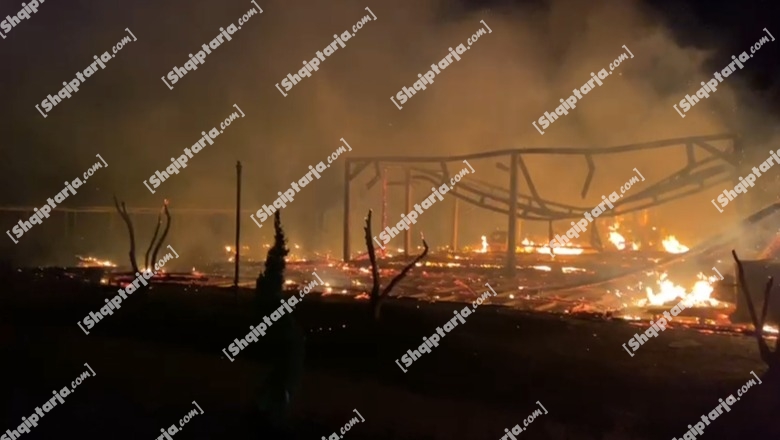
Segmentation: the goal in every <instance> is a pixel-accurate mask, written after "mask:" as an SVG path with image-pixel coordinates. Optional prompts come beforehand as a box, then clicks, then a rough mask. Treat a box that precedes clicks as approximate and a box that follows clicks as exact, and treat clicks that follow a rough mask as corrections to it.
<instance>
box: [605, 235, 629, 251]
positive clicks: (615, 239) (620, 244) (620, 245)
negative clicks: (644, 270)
mask: <svg viewBox="0 0 780 440" xmlns="http://www.w3.org/2000/svg"><path fill="white" fill-rule="evenodd" d="M609 241H610V242H611V243H612V244H614V245H615V247H616V248H617V250H619V251H622V250H623V249H625V248H626V239H625V238H623V236H622V235H620V233H619V232H615V231H610V232H609Z"/></svg>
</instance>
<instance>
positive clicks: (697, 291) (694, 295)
mask: <svg viewBox="0 0 780 440" xmlns="http://www.w3.org/2000/svg"><path fill="white" fill-rule="evenodd" d="M698 278H699V281H697V282H696V283H695V284H694V285H693V288H692V289H691V290H687V289H686V288H685V287H682V286H680V285H677V284H674V283H673V282H672V281H670V280H669V279H668V276H667V274H666V273H663V274H661V276H660V277H659V278H658V286H659V290H658V291H657V292H654V291H653V288H651V287H647V288H646V291H647V299H648V302H649V305H653V306H660V305H664V304H667V303H678V302H680V301H682V302H683V304H685V306H686V307H693V306H700V307H701V306H705V307H717V306H719V305H721V303H720V301H718V300H716V299H713V298H710V295H711V294H712V292H713V290H714V289H713V288H712V282H713V281H715V280H717V279H718V277H715V276H713V277H711V278H707V277H706V276H704V274H702V273H699V275H698Z"/></svg>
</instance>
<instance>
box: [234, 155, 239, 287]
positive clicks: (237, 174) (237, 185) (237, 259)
mask: <svg viewBox="0 0 780 440" xmlns="http://www.w3.org/2000/svg"><path fill="white" fill-rule="evenodd" d="M240 256H241V161H237V162H236V256H235V268H234V272H233V288H234V289H236V297H238V271H239V261H240V260H241V258H240Z"/></svg>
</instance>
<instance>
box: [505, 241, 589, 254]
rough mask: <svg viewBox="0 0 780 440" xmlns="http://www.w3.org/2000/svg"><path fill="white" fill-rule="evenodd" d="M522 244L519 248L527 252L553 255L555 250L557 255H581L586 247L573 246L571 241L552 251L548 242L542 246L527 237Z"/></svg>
mask: <svg viewBox="0 0 780 440" xmlns="http://www.w3.org/2000/svg"><path fill="white" fill-rule="evenodd" d="M520 244H521V245H523V247H521V248H519V249H518V250H519V251H520V252H525V253H527V254H530V253H537V254H547V255H552V254H553V252H554V253H555V255H580V254H582V252H584V249H582V248H579V247H575V246H572V244H571V243H566V244H565V245H564V246H559V247H556V248H555V249H553V250H552V251H551V250H550V246H549V245H548V244H545V245H544V246H540V245H538V244H536V243H535V242H533V241H531V240H529V239H527V238H524V239H523V241H521V242H520Z"/></svg>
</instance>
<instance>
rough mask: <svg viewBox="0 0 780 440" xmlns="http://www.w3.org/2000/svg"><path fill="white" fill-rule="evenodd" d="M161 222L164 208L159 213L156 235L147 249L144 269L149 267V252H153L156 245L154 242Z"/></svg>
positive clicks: (155, 229)
mask: <svg viewBox="0 0 780 440" xmlns="http://www.w3.org/2000/svg"><path fill="white" fill-rule="evenodd" d="M161 224H162V209H161V210H160V212H159V213H158V214H157V227H155V228H154V236H153V237H152V241H150V242H149V248H148V249H147V250H146V255H144V269H146V268H147V267H149V254H150V253H151V252H152V248H153V247H154V242H155V241H156V240H157V234H159V233H160V225H161Z"/></svg>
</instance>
